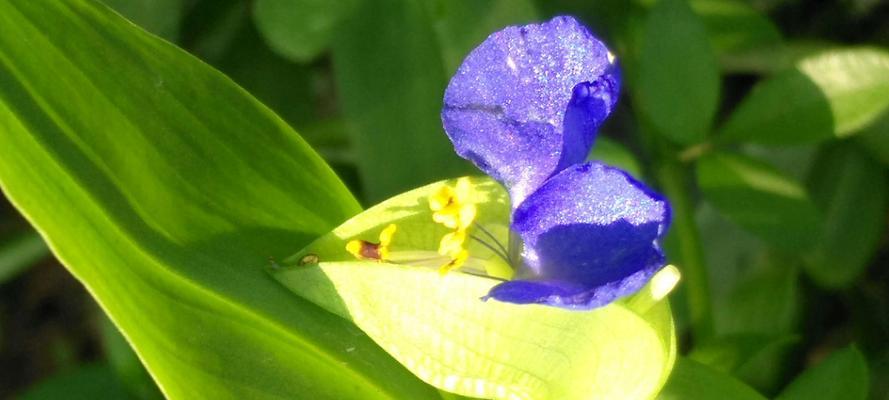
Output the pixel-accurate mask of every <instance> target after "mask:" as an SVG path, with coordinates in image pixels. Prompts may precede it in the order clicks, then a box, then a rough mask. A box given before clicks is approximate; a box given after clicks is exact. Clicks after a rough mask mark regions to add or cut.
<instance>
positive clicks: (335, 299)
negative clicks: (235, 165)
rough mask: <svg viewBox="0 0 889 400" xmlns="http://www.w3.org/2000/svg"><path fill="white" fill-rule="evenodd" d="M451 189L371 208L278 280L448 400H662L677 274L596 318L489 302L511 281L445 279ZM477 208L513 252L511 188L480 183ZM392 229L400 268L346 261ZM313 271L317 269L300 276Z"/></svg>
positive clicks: (485, 261)
mask: <svg viewBox="0 0 889 400" xmlns="http://www.w3.org/2000/svg"><path fill="white" fill-rule="evenodd" d="M440 186H441V184H440V183H439V184H432V185H428V186H426V187H422V188H419V189H416V190H413V191H410V192H408V193H404V194H402V195H399V196H397V197H394V198H392V199H390V200H387V201H386V202H383V203H381V204H380V205H377V206H375V207H373V208H371V209H370V210H368V211H366V212H364V213H362V214H360V215H358V216H356V217H354V218H353V219H351V220H349V221H347V222H346V223H344V224H343V225H341V226H340V227H339V228H337V229H335V230H334V231H333V232H331V233H330V234H328V235H326V236H324V237H322V238H320V239H319V240H317V241H316V242H314V243H312V244H311V245H309V246H307V247H306V248H305V249H304V250H303V251H301V252H300V253H298V254H296V255H295V256H294V257H293V258H292V259H291V260H290V261H289V263H290V264H291V266H288V267H279V268H272V269H271V272H272V274H273V275H274V276H275V277H276V278H277V279H278V280H280V281H281V282H282V283H283V284H284V285H285V286H287V287H288V288H290V289H291V290H293V291H294V292H295V293H297V294H298V295H300V296H302V297H304V298H306V299H309V300H311V301H312V302H315V303H317V304H319V305H321V306H322V307H324V308H325V309H327V310H329V311H331V312H333V313H336V314H338V315H341V316H342V317H344V318H347V319H350V320H352V321H354V322H355V323H356V325H358V326H359V327H360V328H361V329H362V330H364V331H365V332H366V333H367V334H368V335H369V336H370V337H371V338H373V339H374V340H375V341H376V342H377V343H379V344H380V346H382V347H383V348H384V349H386V350H387V351H388V352H389V353H390V354H392V355H393V357H395V358H396V359H397V360H399V361H400V362H402V363H403V364H404V365H405V366H406V367H407V368H408V369H410V370H411V371H413V372H414V373H415V374H417V375H418V376H419V377H420V378H422V379H423V380H425V381H426V382H429V383H430V384H432V385H434V386H436V387H439V388H442V389H444V390H447V391H452V392H456V393H458V394H461V395H468V396H473V397H481V398H494V399H516V398H519V399H559V400H562V399H565V400H570V399H599V398H601V399H611V398H620V399H645V398H651V397H652V396H653V395H654V394H655V393H657V391H658V389H659V388H660V386H661V385H662V384H663V382H664V381H665V379H666V378H667V375H668V374H669V370H670V368H671V366H672V363H673V358H674V356H675V338H674V334H673V323H672V317H671V314H670V308H669V306H668V304H667V302H666V301H661V299H662V298H663V296H664V295H665V294H666V293H667V292H668V291H669V290H670V289H671V288H672V287H673V285H674V284H675V283H676V279H678V275H677V272H676V270H675V268H673V267H668V268H666V269H664V270H663V271H662V272H661V273H659V274H658V275H657V276H655V278H653V279H652V283H651V284H649V285H648V286H647V287H646V288H644V289H643V290H642V291H641V292H640V293H638V294H636V295H634V296H631V297H628V298H626V299H623V300H621V301H619V302H616V303H613V304H611V305H609V306H606V307H603V308H600V309H596V310H593V311H586V312H578V311H568V310H563V309H559V308H554V307H545V306H539V305H515V304H507V303H501V302H497V301H493V300H492V301H482V300H480V298H481V297H482V296H484V295H485V294H487V292H488V290H489V289H490V288H491V287H492V286H493V285H496V284H497V283H499V282H500V280H497V279H492V278H488V277H486V276H482V275H474V274H464V273H450V274H448V275H445V276H442V275H440V274H439V273H438V272H437V271H436V269H437V268H436V267H437V266H438V265H441V264H443V263H444V262H446V261H447V260H446V259H442V257H438V254H437V253H436V252H435V249H436V248H437V245H438V240H439V238H441V236H442V235H443V234H444V233H446V232H447V230H446V229H445V228H444V227H442V226H441V225H438V224H435V223H434V222H433V221H432V215H431V212H430V211H429V205H428V203H427V198H428V197H429V196H430V195H431V194H433V193H435V192H436V191H437V190H438V189H439V187H440ZM470 201H472V202H474V203H476V204H477V205H478V217H477V219H476V222H475V224H476V225H475V226H482V227H484V229H486V230H487V231H488V232H491V233H492V236H493V238H490V237H489V238H488V239H487V240H488V241H489V242H490V241H491V239H496V240H497V241H499V242H500V243H505V241H506V240H507V239H508V230H507V225H508V221H509V219H508V215H509V210H510V208H509V205H508V202H507V195H506V193H505V191H504V190H503V189H502V187H500V186H499V185H498V184H496V183H495V182H493V181H491V180H483V181H479V182H478V183H477V184H476V186H475V190H474V193H473V197H472V200H470ZM389 224H396V226H397V227H398V228H397V231H396V234H395V236H394V238H393V240H392V243H391V248H390V259H389V260H387V261H389V263H381V262H375V261H354V259H353V258H352V256H350V255H349V254H347V253H346V250H345V244H346V243H347V242H348V241H349V240H351V239H355V238H360V239H363V240H375V239H376V237H377V235H378V234H379V232H380V231H381V230H382V229H383V227H385V226H388V225H389ZM470 229H471V230H470V235H478V236H482V235H483V232H481V231H480V230H479V229H481V228H470ZM483 237H484V236H483ZM490 244H493V243H490ZM495 246H496V245H495ZM469 251H470V258H469V261H467V266H466V267H465V268H469V269H470V270H477V272H481V273H483V272H484V271H488V272H491V271H493V270H494V268H493V267H495V266H496V264H498V262H499V261H498V260H497V259H496V258H495V257H496V256H495V255H494V254H493V252H492V251H490V250H487V249H486V248H485V247H484V246H481V245H479V244H478V243H477V242H475V241H473V242H472V244H470V245H469ZM436 258H438V259H437V260H436ZM306 260H311V264H310V265H299V264H305V261H306ZM319 260H320V263H319V264H314V263H315V262H317V261H319ZM300 261H302V263H300ZM294 263H295V265H294ZM499 263H500V264H501V265H502V264H503V263H502V262H499ZM427 267H432V268H427Z"/></svg>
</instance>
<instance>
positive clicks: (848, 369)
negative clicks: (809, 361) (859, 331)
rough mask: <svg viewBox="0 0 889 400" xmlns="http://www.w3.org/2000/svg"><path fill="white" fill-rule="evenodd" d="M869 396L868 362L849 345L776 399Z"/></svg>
mask: <svg viewBox="0 0 889 400" xmlns="http://www.w3.org/2000/svg"><path fill="white" fill-rule="evenodd" d="M867 395H868V371H867V362H866V361H865V360H864V356H863V355H862V354H861V352H859V351H858V349H856V348H855V346H850V347H847V348H845V349H842V350H837V351H835V352H833V354H831V355H830V356H829V357H827V358H826V359H825V360H823V361H821V362H820V363H819V364H818V365H816V366H814V367H812V368H809V369H807V370H805V371H803V373H802V374H801V375H800V376H798V377H797V378H796V379H794V380H793V382H790V385H788V386H787V387H786V388H785V389H784V390H783V391H782V392H781V394H780V395H778V397H776V398H775V399H776V400H808V399H819V400H865V399H867V398H868V397H867Z"/></svg>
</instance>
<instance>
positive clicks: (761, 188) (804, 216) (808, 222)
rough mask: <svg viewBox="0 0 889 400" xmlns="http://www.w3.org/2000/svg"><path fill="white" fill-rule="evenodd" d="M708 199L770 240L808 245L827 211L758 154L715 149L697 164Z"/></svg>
mask: <svg viewBox="0 0 889 400" xmlns="http://www.w3.org/2000/svg"><path fill="white" fill-rule="evenodd" d="M697 177H698V185H699V186H700V187H701V190H702V191H703V192H704V196H705V197H706V198H707V200H709V201H710V203H711V204H713V206H714V207H716V209H717V210H719V211H720V212H721V213H722V214H724V215H725V216H726V217H727V218H729V219H730V220H731V221H732V222H734V223H736V224H738V225H740V226H741V227H743V228H745V229H747V230H749V231H750V232H752V233H754V234H756V235H757V236H759V237H761V238H762V239H763V240H765V241H767V242H768V243H770V244H772V245H775V246H778V247H781V248H784V249H788V250H803V249H805V248H807V247H809V246H811V245H812V244H814V243H815V241H816V240H817V239H818V232H820V228H821V215H820V213H819V211H818V209H817V208H816V207H815V205H814V203H812V201H811V200H810V199H809V195H808V194H807V193H806V190H805V189H804V188H803V187H802V185H800V184H799V183H797V182H795V181H793V180H792V179H790V178H788V177H786V176H784V175H783V174H781V173H780V172H779V171H777V170H776V169H774V168H773V167H771V166H769V165H767V164H764V163H762V162H759V161H757V160H754V159H752V158H748V157H743V156H740V155H732V154H727V153H714V154H711V155H708V156H706V157H704V158H702V159H701V160H700V162H699V163H698V165H697Z"/></svg>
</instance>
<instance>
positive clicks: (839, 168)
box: [804, 144, 889, 288]
mask: <svg viewBox="0 0 889 400" xmlns="http://www.w3.org/2000/svg"><path fill="white" fill-rule="evenodd" d="M813 165H814V168H813V169H812V171H811V175H810V177H809V182H810V185H809V186H810V188H811V193H812V198H813V200H814V201H815V204H817V205H818V207H820V208H821V210H822V211H823V212H824V231H823V233H822V234H821V240H820V242H819V244H818V246H816V247H815V248H814V249H813V250H812V251H811V252H809V253H807V254H806V257H805V260H806V263H805V264H804V265H805V267H806V268H805V271H806V272H807V273H808V274H809V276H810V277H812V279H814V280H815V282H817V283H819V284H820V285H822V286H824V287H828V288H844V287H848V286H849V285H851V284H853V283H854V282H855V280H856V278H858V277H859V276H860V275H861V273H862V272H863V271H864V269H865V268H866V267H867V266H868V264H869V263H870V260H871V258H872V257H873V255H874V252H875V251H876V250H877V245H878V244H879V241H880V237H881V236H882V234H883V231H884V230H885V227H886V218H885V217H886V209H885V206H886V201H887V194H889V193H887V192H889V187H887V184H886V175H885V174H884V173H883V169H882V168H881V166H880V165H879V164H878V163H876V162H875V161H873V160H872V159H871V158H870V157H868V155H867V154H865V153H864V152H863V151H861V150H859V149H857V148H855V147H854V146H852V145H850V144H843V145H836V146H831V147H829V148H825V149H824V150H823V151H822V153H821V154H820V155H819V157H818V159H817V161H816V162H815V163H814V164H813Z"/></svg>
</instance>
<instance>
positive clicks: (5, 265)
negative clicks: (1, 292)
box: [0, 231, 49, 283]
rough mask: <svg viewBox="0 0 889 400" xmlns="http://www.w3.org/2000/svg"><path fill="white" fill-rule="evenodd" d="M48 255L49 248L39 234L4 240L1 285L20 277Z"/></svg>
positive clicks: (1, 258) (1, 255) (0, 257)
mask: <svg viewBox="0 0 889 400" xmlns="http://www.w3.org/2000/svg"><path fill="white" fill-rule="evenodd" d="M47 255H49V248H47V247H46V243H44V242H43V238H41V237H40V235H39V234H37V232H33V231H31V232H27V233H25V234H23V235H20V236H18V237H14V238H10V239H7V240H4V243H3V244H2V246H0V283H3V282H6V281H7V280H9V279H12V278H14V277H16V276H18V274H19V273H21V272H22V271H24V270H25V269H27V268H28V267H30V266H31V265H34V263H35V262H37V261H39V260H40V259H41V258H44V257H46V256H47Z"/></svg>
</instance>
